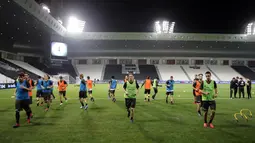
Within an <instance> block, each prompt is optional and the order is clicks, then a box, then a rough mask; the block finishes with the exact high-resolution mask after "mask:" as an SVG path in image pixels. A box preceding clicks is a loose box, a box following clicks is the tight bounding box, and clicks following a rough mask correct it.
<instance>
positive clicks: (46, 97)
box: [43, 92, 52, 101]
mask: <svg viewBox="0 0 255 143" xmlns="http://www.w3.org/2000/svg"><path fill="white" fill-rule="evenodd" d="M51 94H52V93H51V92H45V93H43V98H44V101H48V100H51Z"/></svg>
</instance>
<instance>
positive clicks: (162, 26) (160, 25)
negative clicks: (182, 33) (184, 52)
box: [154, 20, 175, 33]
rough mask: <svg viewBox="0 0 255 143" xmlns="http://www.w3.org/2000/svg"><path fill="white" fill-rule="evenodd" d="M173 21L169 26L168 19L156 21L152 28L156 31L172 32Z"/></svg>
mask: <svg viewBox="0 0 255 143" xmlns="http://www.w3.org/2000/svg"><path fill="white" fill-rule="evenodd" d="M174 26H175V22H171V25H170V26H169V21H166V20H164V21H163V22H160V21H156V22H155V24H154V29H155V32H156V33H173V32H174Z"/></svg>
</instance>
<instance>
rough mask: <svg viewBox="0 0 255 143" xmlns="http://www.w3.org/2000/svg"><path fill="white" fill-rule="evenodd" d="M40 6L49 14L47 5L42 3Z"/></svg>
mask: <svg viewBox="0 0 255 143" xmlns="http://www.w3.org/2000/svg"><path fill="white" fill-rule="evenodd" d="M41 6H42V9H43V10H45V11H47V12H48V13H50V9H49V7H48V6H47V5H45V4H43V3H42V4H41Z"/></svg>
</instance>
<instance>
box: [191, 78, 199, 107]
mask: <svg viewBox="0 0 255 143" xmlns="http://www.w3.org/2000/svg"><path fill="white" fill-rule="evenodd" d="M196 79H198V76H197V74H195V78H194V80H193V83H192V87H193V85H194V83H195V82H196ZM192 89H193V97H194V104H196V93H195V89H194V88H192Z"/></svg>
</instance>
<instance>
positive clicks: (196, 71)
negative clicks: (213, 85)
mask: <svg viewBox="0 0 255 143" xmlns="http://www.w3.org/2000/svg"><path fill="white" fill-rule="evenodd" d="M182 67H183V69H184V70H185V71H186V72H187V74H188V76H189V77H190V78H191V79H194V76H195V75H196V74H199V73H202V74H203V75H204V74H205V72H207V71H210V70H209V69H208V68H207V67H206V66H204V65H201V66H197V67H198V69H195V68H190V65H184V66H182ZM204 79H205V76H204ZM212 79H213V80H215V81H218V79H217V78H216V76H215V75H214V74H212Z"/></svg>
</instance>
